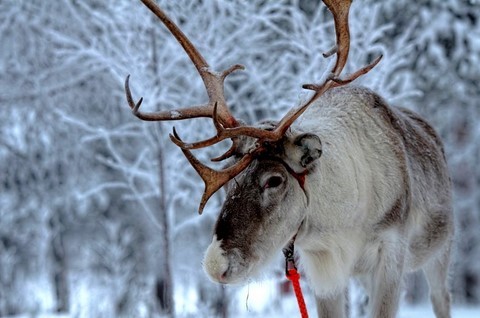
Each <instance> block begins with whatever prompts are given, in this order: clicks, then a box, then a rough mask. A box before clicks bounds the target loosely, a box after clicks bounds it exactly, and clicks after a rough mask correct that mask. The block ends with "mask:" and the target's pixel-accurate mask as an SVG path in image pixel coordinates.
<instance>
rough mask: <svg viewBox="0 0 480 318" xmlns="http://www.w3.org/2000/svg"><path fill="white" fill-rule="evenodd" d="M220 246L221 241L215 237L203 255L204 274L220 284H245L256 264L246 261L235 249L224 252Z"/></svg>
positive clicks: (249, 260) (250, 260) (252, 261)
mask: <svg viewBox="0 0 480 318" xmlns="http://www.w3.org/2000/svg"><path fill="white" fill-rule="evenodd" d="M221 245H222V240H217V236H216V235H215V236H214V237H213V240H212V243H211V244H210V246H209V247H208V249H207V251H206V253H205V258H204V261H203V267H204V269H205V272H206V273H207V274H208V276H209V277H210V279H211V280H212V281H214V282H217V283H220V284H238V283H242V282H245V281H246V280H247V279H248V278H249V277H250V276H251V274H252V269H253V268H254V267H255V266H254V265H255V263H257V262H256V261H255V260H253V259H247V258H246V257H245V256H244V255H243V253H242V252H241V251H240V250H239V249H237V248H232V249H230V250H228V251H225V250H224V249H223V248H222V247H221Z"/></svg>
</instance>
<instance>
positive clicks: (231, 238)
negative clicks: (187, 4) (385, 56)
mask: <svg viewBox="0 0 480 318" xmlns="http://www.w3.org/2000/svg"><path fill="white" fill-rule="evenodd" d="M141 1H142V2H143V3H144V4H145V5H146V6H147V7H148V8H149V9H150V10H151V11H152V12H153V13H154V14H155V15H156V16H157V17H158V18H159V19H160V20H161V21H162V23H163V24H164V25H165V26H166V27H167V28H168V29H169V30H170V32H171V33H172V35H173V36H174V37H175V38H176V39H177V41H178V42H179V43H180V44H181V45H182V47H183V48H184V50H185V52H186V53H187V55H188V56H189V57H190V59H191V61H192V63H193V64H194V65H195V67H196V69H197V71H198V73H199V75H200V76H201V78H202V80H203V83H204V85H205V88H206V90H207V94H208V98H209V101H208V103H206V104H204V105H201V106H193V107H187V108H183V109H178V110H175V111H160V112H156V113H143V112H140V110H139V108H140V105H141V103H142V99H140V100H139V101H138V102H137V103H135V102H134V101H133V98H132V96H131V92H130V88H129V77H128V76H127V79H126V81H125V90H126V96H127V101H128V104H129V106H130V108H131V109H132V111H133V113H134V115H135V116H137V117H138V118H140V119H143V120H149V121H162V120H181V119H188V118H195V117H211V118H212V119H213V123H214V125H215V128H216V130H217V134H216V135H215V136H214V137H212V138H209V139H207V140H203V141H199V142H194V143H185V142H183V141H182V140H181V138H180V137H179V136H178V134H177V132H176V131H175V129H174V130H173V134H172V135H170V138H171V140H172V141H173V142H174V143H175V144H176V145H177V146H179V147H180V148H181V150H182V151H183V153H184V155H185V156H186V158H187V159H188V161H189V162H190V163H191V165H192V166H193V167H194V168H195V170H196V171H197V172H198V173H199V175H200V176H201V177H202V179H203V181H204V183H205V192H204V194H203V197H202V200H201V203H200V207H199V212H200V213H201V212H202V210H203V208H204V206H205V204H206V202H207V200H208V199H209V198H210V197H211V196H212V195H213V194H214V193H215V192H216V191H218V190H219V189H220V188H221V187H222V186H225V187H226V190H227V199H226V201H225V203H224V205H223V208H222V211H221V213H220V216H219V218H218V221H217V224H216V228H215V237H214V239H213V242H212V244H211V246H210V247H209V248H208V251H207V254H206V259H205V268H206V271H207V272H208V273H209V274H210V276H211V277H212V278H213V279H214V280H216V281H219V282H224V283H229V282H236V281H240V280H242V279H244V278H246V277H248V276H249V274H250V273H252V272H253V271H255V269H256V268H257V267H258V266H257V265H256V264H262V263H264V261H265V259H266V258H268V256H270V255H272V254H273V253H274V252H276V251H278V249H281V248H282V247H283V245H285V244H286V243H287V242H288V241H289V240H290V239H291V238H292V236H293V235H294V234H295V233H296V231H297V230H298V228H299V226H300V224H301V222H302V220H303V215H302V213H303V212H302V211H303V210H304V208H305V206H306V205H307V204H308V187H307V186H306V183H305V178H306V177H308V174H310V173H311V172H312V171H313V170H314V169H315V164H316V161H317V159H318V158H319V157H320V155H321V151H322V147H321V141H320V138H319V137H318V136H315V135H313V134H309V133H308V132H307V133H302V132H295V131H292V129H291V128H290V126H291V125H292V124H293V122H294V121H295V120H296V119H297V118H298V117H299V116H300V115H301V114H302V113H303V112H304V111H305V110H306V109H307V108H308V107H309V106H310V105H311V104H312V103H313V102H314V101H315V100H317V99H318V98H319V97H320V96H322V95H323V94H324V93H325V92H326V91H327V90H329V89H330V88H332V87H337V86H342V85H345V84H348V83H350V82H352V81H353V80H355V79H356V78H357V77H359V76H361V75H363V74H365V73H367V72H368V71H370V70H371V69H372V68H373V67H374V66H375V65H376V64H377V63H378V62H379V61H380V59H381V56H380V57H379V58H377V59H376V60H375V61H374V62H372V63H371V64H369V65H367V66H365V67H363V68H361V69H359V70H358V71H356V72H354V73H352V74H350V75H349V76H347V77H346V78H344V79H342V78H340V73H341V71H342V69H343V68H344V66H345V64H346V61H347V57H348V52H349V47H350V36H349V29H348V13H349V9H350V4H351V0H323V2H324V3H325V4H326V5H327V7H328V8H329V9H330V11H331V12H332V13H333V16H334V20H335V30H336V38H337V46H336V47H335V48H333V49H331V50H330V51H329V53H326V54H324V56H325V57H328V56H330V55H333V54H335V55H336V63H335V66H334V68H333V69H332V71H331V73H330V74H329V76H328V77H327V78H326V79H325V81H324V82H323V83H320V84H306V85H303V88H305V89H309V90H312V91H314V94H313V95H312V96H311V97H310V99H308V100H307V102H305V103H304V104H302V105H300V106H298V107H295V108H292V109H291V110H290V111H289V112H288V113H287V114H286V115H285V116H284V117H283V118H282V119H281V120H280V121H279V122H278V123H272V122H269V123H264V124H262V125H260V126H246V125H243V124H241V122H240V121H239V120H237V119H235V118H234V117H233V116H232V115H231V113H230V112H229V110H228V107H227V104H226V101H225V96H224V87H223V85H224V81H225V79H226V77H227V76H228V75H229V74H231V73H232V72H234V71H236V70H239V69H243V68H244V67H243V66H242V65H238V64H237V65H233V66H231V67H230V68H228V69H226V70H224V71H222V72H215V71H212V70H211V69H210V67H209V65H208V64H207V62H206V61H205V59H204V58H203V56H202V55H201V54H200V53H199V52H198V51H197V49H196V48H195V47H194V46H193V44H192V43H191V42H190V40H189V39H188V38H187V37H186V36H185V34H183V32H182V31H181V30H180V29H179V28H178V27H177V26H176V25H175V24H174V23H173V22H172V21H171V20H170V18H169V17H168V16H167V15H166V14H165V13H164V12H163V11H162V10H161V9H160V8H159V7H158V6H157V5H156V3H155V2H154V1H152V0H141ZM225 139H231V140H232V147H231V148H230V149H229V150H228V151H227V152H226V153H225V154H223V155H222V156H220V157H218V158H215V159H212V160H213V161H221V160H225V159H228V158H230V161H231V162H230V164H228V165H227V167H226V168H225V169H223V170H221V171H217V170H214V169H211V168H209V167H207V166H206V165H204V164H202V163H201V162H200V161H199V160H198V159H196V158H195V157H194V156H193V155H192V153H191V151H190V150H192V149H198V148H203V147H208V146H211V145H213V144H216V143H218V142H220V141H222V140H225Z"/></svg>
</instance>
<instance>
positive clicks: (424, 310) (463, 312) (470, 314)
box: [3, 303, 480, 318]
mask: <svg viewBox="0 0 480 318" xmlns="http://www.w3.org/2000/svg"><path fill="white" fill-rule="evenodd" d="M292 305H295V306H296V304H294V303H292ZM295 306H285V307H290V308H289V310H285V311H284V312H271V313H268V314H265V313H253V312H248V311H246V312H244V313H241V314H238V315H231V317H232V318H259V317H262V318H263V317H271V318H286V317H288V318H291V317H300V313H299V312H298V309H297V308H296V307H295ZM285 309H287V308H285ZM309 315H310V317H312V318H314V317H316V312H315V311H314V310H310V311H309ZM30 317H32V315H30V314H25V315H17V316H7V317H3V318H30ZM35 317H36V318H72V317H74V316H69V315H56V314H40V315H35ZM177 317H179V318H183V317H185V318H191V317H198V318H209V316H208V315H203V314H202V313H196V314H192V313H190V314H186V315H182V314H179V315H178V316H177ZM479 317H480V307H453V309H452V318H479ZM92 318H94V317H92ZM351 318H356V317H355V316H353V317H351ZM398 318H435V315H434V314H433V312H432V309H431V308H430V307H429V306H428V305H424V306H414V307H412V306H402V307H401V308H400V312H399V315H398Z"/></svg>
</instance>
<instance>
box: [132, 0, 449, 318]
mask: <svg viewBox="0 0 480 318" xmlns="http://www.w3.org/2000/svg"><path fill="white" fill-rule="evenodd" d="M141 1H142V2H143V3H144V5H145V6H146V7H147V8H149V9H150V11H152V13H153V14H155V15H156V16H157V17H158V18H159V20H160V21H161V22H162V23H163V24H164V25H165V27H166V28H168V30H169V31H170V32H171V34H172V35H173V36H174V37H175V38H176V39H177V41H178V42H179V44H180V45H181V46H182V47H183V49H184V51H185V53H186V54H187V55H188V57H189V58H190V60H191V61H192V63H193V65H194V66H195V68H196V70H197V72H198V74H199V75H200V77H201V78H202V81H203V83H204V86H205V89H206V92H207V96H208V102H207V103H205V104H201V105H194V106H188V107H185V108H179V109H176V110H174V111H172V110H163V111H158V112H153V113H145V112H142V111H140V106H141V104H142V101H143V99H142V98H140V99H139V100H138V102H134V100H133V97H132V94H131V91H130V87H129V76H127V78H126V80H125V92H126V98H127V102H128V105H129V106H130V108H131V110H132V112H133V114H134V115H135V116H137V117H138V118H140V119H142V120H148V121H164V120H167V121H168V120H182V119H189V118H197V117H210V118H212V119H213V123H214V126H215V129H216V131H217V133H216V135H215V136H213V137H211V138H208V139H206V140H202V141H197V142H193V143H185V142H183V141H182V140H181V139H180V137H179V136H178V134H177V133H176V131H175V130H174V131H173V135H170V138H171V140H172V142H174V143H175V144H176V145H177V146H179V147H180V148H181V149H182V152H183V153H184V155H185V157H186V158H187V160H188V161H189V162H190V164H191V165H192V166H193V168H194V169H195V170H196V171H197V172H198V173H199V175H200V177H201V178H202V179H203V181H204V182H205V191H204V194H203V197H202V200H201V203H200V207H199V212H200V213H201V211H202V210H203V208H204V206H205V204H206V203H207V200H208V199H209V198H210V197H211V196H212V195H213V194H214V193H215V192H216V191H217V190H219V189H220V188H221V187H222V186H225V187H226V190H227V197H226V200H225V203H224V205H223V207H222V211H221V212H220V215H219V218H218V220H217V223H216V227H215V233H214V238H213V240H212V243H211V245H210V246H209V248H208V249H207V252H206V255H205V261H204V265H205V266H204V267H205V270H206V272H207V273H208V274H209V275H210V277H211V278H212V279H213V280H214V281H217V282H221V283H235V282H241V281H244V280H246V279H248V278H249V277H250V276H252V275H253V274H254V273H255V272H256V271H257V270H258V269H259V268H261V267H262V266H263V265H264V264H265V263H266V262H267V261H268V260H269V259H270V258H272V257H273V256H274V255H275V254H276V253H277V252H278V251H280V250H281V249H282V248H283V247H284V246H285V245H286V244H287V243H288V242H290V241H291V240H292V238H295V245H296V246H297V250H298V251H299V254H300V262H301V263H302V266H303V268H304V271H305V273H306V275H307V277H308V278H309V280H310V281H311V284H312V288H313V290H314V291H315V294H316V295H317V308H318V314H319V316H320V317H342V316H344V315H345V309H344V308H345V306H344V298H345V297H344V293H345V291H346V289H347V285H348V280H349V278H350V277H353V276H360V277H361V278H362V281H363V282H364V283H365V285H366V287H367V290H368V291H369V294H370V296H371V304H370V305H371V313H370V316H371V317H380V318H386V317H393V316H394V315H395V313H396V311H397V307H398V301H399V297H400V296H399V294H400V285H401V279H402V276H403V273H404V272H407V271H409V270H414V269H417V268H420V267H423V268H424V269H425V273H426V276H427V280H428V282H429V284H430V287H431V288H430V289H431V299H432V302H433V307H434V311H435V313H436V315H437V317H449V307H450V296H449V294H448V290H447V287H446V278H447V271H448V262H449V251H450V245H451V241H452V236H453V215H452V208H451V193H450V178H449V176H448V170H447V165H446V162H445V155H444V153H443V148H442V144H441V142H440V139H439V138H438V136H437V135H436V133H435V132H434V130H433V129H432V128H431V127H430V126H429V125H428V124H427V123H426V122H425V121H424V120H423V119H421V118H420V117H419V116H418V115H416V114H415V113H413V112H411V111H408V110H405V109H396V108H391V107H389V106H388V105H387V104H386V103H385V102H384V101H383V100H382V99H381V98H380V97H379V96H378V95H376V94H374V93H373V92H371V91H369V90H367V89H363V88H338V87H341V86H343V85H346V84H348V83H350V82H352V81H354V80H355V79H356V78H358V77H359V76H361V75H363V74H366V73H368V72H369V71H370V70H371V69H372V68H374V67H375V65H377V64H378V62H379V61H380V59H381V56H380V57H378V58H377V59H375V60H374V61H373V62H372V63H370V64H368V65H366V66H364V67H362V68H360V69H358V70H357V71H355V72H353V73H351V74H350V75H348V76H346V77H343V78H342V77H341V72H342V70H343V68H344V66H345V65H346V62H347V58H348V54H349V50H350V33H349V27H348V16H349V11H350V6H351V3H352V1H351V0H322V1H323V2H324V3H325V5H326V6H327V7H328V9H329V10H330V11H331V12H332V15H333V18H334V24H335V34H336V45H335V47H334V48H333V49H332V50H330V51H328V52H327V53H326V54H324V56H325V57H328V56H331V55H335V57H336V60H335V63H334V66H333V68H332V70H331V71H330V72H329V73H328V75H327V76H326V77H325V80H324V81H323V82H321V83H314V84H305V85H303V88H305V89H308V90H311V91H313V94H312V95H311V96H310V98H309V99H308V100H307V101H305V102H304V103H302V104H301V105H299V106H298V107H295V108H293V109H291V110H290V111H289V112H288V113H287V114H285V116H284V117H283V118H282V119H281V120H280V121H279V122H278V123H273V122H265V123H262V124H261V125H259V126H257V127H253V126H248V125H245V124H243V123H242V122H240V121H238V120H236V119H235V117H234V116H233V115H232V114H231V113H230V111H229V110H228V107H227V103H226V98H225V95H224V82H225V79H226V78H227V76H228V75H230V74H231V73H233V72H234V71H237V70H241V69H243V66H242V65H239V64H236V65H233V66H231V67H229V68H227V69H225V70H223V71H221V72H218V71H213V70H212V69H211V68H210V66H209V65H208V63H207V62H206V60H205V59H204V57H203V56H202V55H201V54H200V52H199V51H198V50H197V49H196V48H195V46H194V45H193V44H192V42H191V41H190V40H189V39H188V38H187V37H186V35H185V34H184V33H183V32H182V31H181V30H180V29H179V28H178V26H177V25H176V24H175V23H174V22H173V21H172V20H171V19H170V18H169V17H168V16H167V15H166V14H165V12H163V10H162V9H161V8H160V7H158V5H157V4H156V3H155V1H153V0H141ZM297 119H300V120H297ZM225 139H231V140H232V147H231V148H230V149H229V150H228V151H227V152H226V153H225V154H223V155H221V156H220V157H217V158H215V159H212V160H215V161H220V160H224V159H227V158H233V160H231V162H230V165H229V166H228V167H227V168H225V169H223V170H220V171H218V170H214V169H212V168H210V167H208V166H206V165H204V164H202V163H201V162H200V161H199V160H198V159H197V158H195V156H194V155H193V154H192V153H191V150H192V149H198V148H204V147H208V146H211V145H214V144H216V143H218V142H220V141H222V140H225Z"/></svg>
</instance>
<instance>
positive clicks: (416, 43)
mask: <svg viewBox="0 0 480 318" xmlns="http://www.w3.org/2000/svg"><path fill="white" fill-rule="evenodd" d="M159 2H160V4H161V6H162V8H163V9H164V10H165V11H166V12H167V13H168V14H169V15H170V16H171V17H172V18H173V19H174V20H175V21H177V22H178V23H179V24H180V26H181V28H182V30H183V31H184V32H185V33H186V34H187V35H188V36H189V37H190V39H191V40H192V41H193V42H194V43H195V45H197V47H198V48H199V50H200V51H201V52H202V54H203V55H204V56H205V58H206V59H207V60H208V61H209V63H210V65H211V66H212V67H214V68H215V69H218V70H221V69H224V68H226V67H228V66H230V65H231V64H234V63H242V64H244V65H245V66H246V67H247V70H246V71H245V72H236V73H234V74H233V75H231V76H230V77H229V80H228V81H227V83H226V92H227V96H228V98H229V103H230V107H231V108H232V111H233V113H234V114H235V115H236V116H237V117H239V118H241V119H244V120H245V121H247V122H249V123H253V122H255V121H257V120H259V119H263V118H267V117H269V118H277V119H278V118H280V117H281V116H282V115H283V114H284V113H285V112H286V111H287V110H288V109H289V108H290V107H292V106H294V105H297V104H298V103H299V101H300V100H302V99H304V98H305V96H307V94H308V93H306V92H304V91H302V89H301V84H303V83H307V82H312V81H318V80H319V79H320V78H321V77H322V76H323V75H324V73H325V72H326V71H327V70H329V69H330V67H331V65H330V64H331V60H332V59H324V58H323V57H322V56H321V54H320V53H321V52H324V51H326V50H327V49H329V48H330V47H331V46H332V45H333V43H334V33H333V21H332V18H331V15H330V13H329V12H328V11H327V10H326V8H325V6H324V5H323V4H322V3H320V1H311V0H310V1H309V0H283V1H264V0H255V1H233V0H232V1H230V0H228V1H227V0H224V1H191V0H175V1H173V0H170V1H167V0H165V1H163V0H162V1H159ZM350 17H351V19H350V26H351V33H352V49H351V53H350V60H349V63H348V65H347V68H346V71H347V73H348V72H350V71H353V70H356V69H358V67H360V66H363V65H365V64H366V63H367V62H370V61H371V60H372V58H373V57H375V56H377V55H378V54H379V53H382V54H383V55H384V58H383V60H382V61H381V63H380V64H379V65H378V66H377V67H376V68H375V69H374V70H373V71H372V72H370V73H369V74H368V75H366V76H364V77H362V78H360V79H359V80H358V81H357V83H356V84H361V85H365V86H368V87H370V88H372V89H374V90H376V91H378V92H379V93H381V94H382V95H383V96H384V97H385V98H386V99H387V100H388V101H389V102H390V103H392V104H398V105H403V106H406V107H409V108H411V109H414V110H416V111H418V112H419V113H421V114H422V115H424V116H425V117H426V118H427V119H428V120H429V121H430V122H431V123H432V124H433V126H434V127H435V128H436V129H437V131H438V132H439V133H440V134H441V136H442V137H443V140H444V142H445V145H446V152H447V156H448V161H449V165H450V169H451V173H452V176H453V185H454V191H455V194H454V195H455V213H456V218H457V225H458V231H457V233H458V235H457V240H456V249H455V257H454V262H453V264H452V270H451V277H452V279H451V283H452V284H451V285H452V292H453V295H454V302H455V304H456V305H460V306H463V305H471V306H478V305H479V304H480V244H479V240H480V169H479V168H478V164H479V163H480V162H479V161H480V160H479V158H480V123H479V118H480V107H479V106H480V85H479V83H480V2H479V1H476V0H448V1H447V0H422V1H409V0H395V1H393V0H391V1H374V0H365V1H360V0H355V1H354V2H353V6H352V11H351V14H350ZM127 74H131V87H132V90H133V94H134V96H135V97H136V98H139V97H140V96H143V97H144V99H145V102H144V106H143V107H144V108H143V109H144V110H156V109H169V108H173V107H178V106H181V105H189V104H199V103H201V102H203V101H205V100H206V96H205V95H206V94H205V92H204V88H203V86H202V82H201V80H200V78H199V76H198V75H197V74H196V72H195V69H194V67H193V66H192V64H191V63H190V62H189V60H188V58H187V57H186V55H185V54H184V52H183V51H182V49H181V48H180V46H179V45H178V44H177V43H176V42H175V40H174V39H173V37H172V36H171V35H169V34H168V32H167V31H166V30H165V28H164V27H163V26H161V24H160V23H159V21H158V20H157V19H156V18H155V17H154V16H153V15H152V14H151V13H150V12H149V11H148V10H147V9H146V8H145V7H144V6H143V5H142V4H141V3H140V2H139V1H132V0H116V1H103V0H82V1H79V0H78V1H77V0H56V1H41V0H33V1H31V0H1V1H0V166H1V168H0V316H14V315H32V316H35V315H41V314H51V315H53V314H55V313H58V314H61V315H65V316H66V317H70V316H71V317H159V316H173V315H177V316H180V317H188V316H191V317H199V316H204V317H211V316H218V317H236V316H238V315H241V314H245V315H247V316H252V317H253V316H255V315H258V316H265V315H267V316H268V315H273V314H274V313H276V312H282V310H285V311H286V310H288V309H287V308H286V307H285V306H287V307H288V306H292V307H293V308H294V307H295V306H296V305H295V303H294V299H293V298H291V297H292V296H291V293H290V292H289V291H288V290H287V289H288V288H287V287H286V286H285V284H284V278H283V263H282V261H281V258H279V260H278V262H277V263H274V264H272V265H270V266H269V268H268V269H267V270H266V273H265V274H264V277H263V278H262V280H261V282H258V283H257V282H252V283H250V284H248V285H245V286H238V287H226V288H223V287H220V286H218V285H216V284H213V283H211V282H210V281H209V280H208V279H207V278H206V275H205V274H204V273H203V271H202V268H201V261H202V258H203V252H204V250H205V249H206V246H207V245H208V243H209V241H210V240H211V232H212V228H213V222H214V219H215V215H216V213H217V212H218V208H219V206H220V204H221V201H222V196H223V194H217V195H216V196H215V197H214V198H213V199H212V200H210V202H209V204H208V205H207V207H206V210H205V212H204V215H202V216H198V214H197V213H196V211H197V206H198V202H199V200H200V197H201V191H202V190H203V184H202V182H201V180H200V178H199V177H198V176H197V175H196V173H195V171H194V170H193V169H192V168H191V167H190V165H189V164H188V163H187V161H186V160H185V159H184V158H183V155H182V153H181V151H179V150H178V149H177V148H176V146H174V145H173V144H172V143H171V142H170V141H169V139H168V133H169V132H170V131H171V129H172V126H173V123H145V122H141V121H140V120H138V119H137V118H135V117H134V116H132V114H131V112H130V110H129V108H128V106H127V103H126V101H125V96H124V88H123V83H124V80H125V77H126V75H127ZM174 124H175V126H176V127H177V128H178V130H179V131H181V132H182V137H183V138H184V139H185V140H198V139H201V138H205V137H207V136H210V135H212V134H213V125H212V124H211V121H209V120H203V119H198V120H192V121H188V122H176V123H174ZM222 146H225V147H226V145H221V147H222ZM219 153H220V152H219V149H218V148H215V149H207V150H203V151H199V152H198V153H197V154H198V156H199V157H200V159H202V160H203V161H204V162H206V161H207V160H208V158H211V157H214V156H215V155H218V154H219ZM406 285H407V290H408V291H407V292H406V293H405V295H404V303H405V304H412V303H413V304H419V303H420V304H422V303H424V302H426V301H427V299H428V296H427V287H426V283H425V281H424V280H423V278H422V277H421V276H419V275H412V276H410V277H409V278H408V279H407V281H406ZM304 289H306V292H307V293H309V291H308V287H307V286H306V285H305V287H304ZM285 298H286V299H287V302H288V303H289V304H287V305H286V304H285V301H282V300H281V299H285ZM361 299H362V296H361V294H360V293H354V294H353V295H352V301H353V302H359V303H360V302H361V301H362V300H361ZM307 303H308V306H309V307H310V308H312V309H311V310H314V309H313V308H314V303H313V300H312V299H311V295H309V296H308V297H307ZM280 316H281V315H280Z"/></svg>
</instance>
